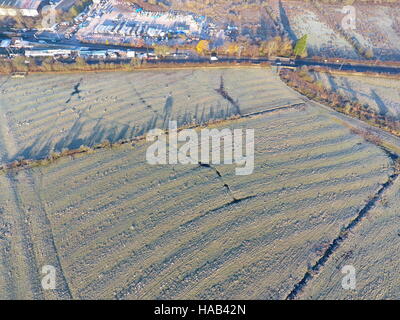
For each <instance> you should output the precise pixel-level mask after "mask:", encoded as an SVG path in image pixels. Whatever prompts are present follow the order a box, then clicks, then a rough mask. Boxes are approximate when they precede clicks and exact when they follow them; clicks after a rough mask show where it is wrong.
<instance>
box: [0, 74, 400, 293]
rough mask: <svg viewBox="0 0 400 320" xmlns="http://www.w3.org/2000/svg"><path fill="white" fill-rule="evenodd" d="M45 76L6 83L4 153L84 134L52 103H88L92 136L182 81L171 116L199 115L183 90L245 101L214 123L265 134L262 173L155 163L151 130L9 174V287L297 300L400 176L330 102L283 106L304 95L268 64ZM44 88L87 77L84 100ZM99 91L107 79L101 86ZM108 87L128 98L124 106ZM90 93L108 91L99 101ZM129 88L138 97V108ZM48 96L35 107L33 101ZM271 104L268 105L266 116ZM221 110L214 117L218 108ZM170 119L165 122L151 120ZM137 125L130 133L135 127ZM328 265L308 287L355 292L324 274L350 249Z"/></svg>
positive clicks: (159, 102)
mask: <svg viewBox="0 0 400 320" xmlns="http://www.w3.org/2000/svg"><path fill="white" fill-rule="evenodd" d="M208 73H210V74H208ZM211 73H214V74H212V75H211ZM177 74H179V76H178V75H177ZM120 75H124V78H122V77H120ZM185 76H186V78H184V77H185ZM86 77H97V79H98V81H97V83H95V82H94V81H93V79H91V81H89V80H88V78H86ZM207 77H209V78H207ZM221 77H222V79H223V85H222V86H221ZM32 78H33V79H35V80H36V81H40V82H34V81H33V80H32V79H31V78H29V77H28V78H27V79H25V80H20V82H11V81H10V82H7V85H6V86H5V87H3V88H2V90H6V91H5V92H4V95H2V96H1V99H2V101H12V103H13V104H2V112H4V114H5V115H6V116H3V117H2V118H1V120H0V121H1V122H2V123H3V124H4V126H2V128H3V129H2V130H1V131H0V132H1V136H2V139H1V140H0V141H1V143H2V145H1V146H2V148H0V155H1V156H2V158H3V159H12V158H13V157H15V154H22V153H21V150H26V148H25V147H24V143H26V145H29V144H32V143H34V141H44V143H45V141H51V144H52V145H55V143H56V142H59V141H61V140H59V139H61V136H58V135H56V134H55V132H56V130H57V128H58V125H57V124H56V123H55V122H56V121H57V123H58V124H63V125H65V126H69V132H70V133H71V134H72V133H73V130H74V129H73V128H74V123H76V121H78V120H77V119H79V118H78V117H76V118H74V112H72V111H70V112H69V113H64V114H62V115H61V116H60V118H58V116H57V114H58V113H57V111H53V108H54V109H56V110H58V109H57V108H59V109H62V108H65V106H66V105H67V104H68V105H69V104H70V103H71V104H72V101H75V99H76V101H75V102H74V103H73V105H74V106H75V107H76V109H77V110H81V111H82V110H85V115H81V117H82V120H81V122H80V126H84V127H85V126H87V127H85V129H82V130H80V131H79V130H78V131H79V135H78V134H77V135H76V137H75V138H76V139H81V140H82V142H83V144H89V143H88V141H89V140H87V139H88V137H90V136H93V135H94V134H95V133H96V132H97V131H96V130H97V129H98V128H100V127H101V126H103V127H102V128H103V129H102V130H104V132H105V133H108V132H109V130H111V128H113V127H114V128H118V125H117V124H118V123H119V122H122V121H125V122H129V121H130V122H129V123H142V124H144V123H147V122H148V121H149V119H152V117H153V116H154V115H153V114H154V113H155V112H156V111H157V112H158V113H161V114H162V113H163V112H164V111H163V110H165V106H164V104H165V100H166V98H165V95H168V94H169V91H170V90H172V92H173V94H172V95H173V96H174V97H179V99H178V98H177V100H174V102H173V108H172V111H171V113H170V114H169V115H170V118H169V119H177V118H178V115H179V114H183V113H184V112H185V110H186V111H187V113H189V114H193V113H192V112H194V111H193V106H192V107H191V106H190V105H188V104H187V103H185V102H184V101H182V99H184V97H186V99H187V98H188V95H190V98H191V99H195V101H196V102H197V103H198V104H199V105H200V104H201V105H202V106H203V108H204V109H205V110H211V106H215V105H216V103H217V101H220V103H221V104H223V103H226V102H229V104H230V105H231V106H230V107H229V105H227V108H228V107H229V108H232V110H234V111H235V112H238V111H237V109H236V108H237V106H239V115H241V116H242V117H239V118H236V119H229V120H226V121H223V122H219V123H214V124H211V125H208V126H209V127H215V128H219V129H222V128H231V129H238V128H242V129H255V168H254V173H253V174H251V175H247V176H237V175H235V168H236V165H215V166H210V167H205V166H199V165H156V166H152V165H149V164H148V163H147V161H146V157H145V153H146V150H147V148H148V146H149V144H148V143H147V142H145V141H143V140H142V141H137V142H135V143H133V144H124V145H121V146H115V147H113V148H108V149H107V148H106V149H100V150H96V151H94V152H92V153H89V154H85V155H79V156H74V157H64V158H61V159H58V160H57V161H55V162H54V163H52V164H50V165H47V166H38V167H33V168H29V169H28V168H26V169H22V170H17V171H9V172H7V173H4V174H2V175H0V187H1V190H2V192H1V193H0V255H1V259H0V297H2V298H27V299H41V298H45V299H69V298H75V299H92V298H104V299H149V298H162V299H171V298H175V299H188V298H201V299H203V298H207V299H215V298H219V299H221V298H222V299H228V298H239V299H240V298H242V299H251V298H254V299H284V298H286V297H287V296H288V294H289V293H290V292H291V291H292V290H293V288H294V287H295V285H296V284H298V283H299V281H301V279H302V278H303V277H304V274H305V273H306V272H307V271H308V270H309V268H310V266H313V265H314V264H315V263H316V262H317V261H318V260H319V259H320V257H321V255H323V254H324V252H325V250H326V248H327V247H328V246H329V244H330V243H331V242H332V241H333V240H334V239H336V238H337V237H338V235H340V233H341V232H342V230H343V228H344V227H345V226H347V225H349V224H351V223H352V221H354V220H355V219H357V216H358V215H359V212H360V211H362V210H365V207H366V205H367V204H368V203H369V202H370V200H371V197H374V196H375V195H376V194H377V192H378V190H380V188H381V187H382V185H383V184H384V183H385V182H386V181H387V180H388V177H389V176H390V175H392V174H393V172H394V167H393V163H392V160H391V159H390V158H389V157H388V155H387V153H386V152H385V151H383V150H382V149H381V148H380V147H378V146H376V145H374V144H371V143H368V142H366V141H365V140H364V139H363V137H361V136H359V135H357V134H354V133H352V132H351V131H350V129H349V128H348V127H347V126H345V125H344V124H343V121H339V120H338V119H337V118H336V117H334V116H333V115H332V113H331V112H330V111H329V112H328V111H327V110H325V109H322V108H319V107H317V106H315V105H312V104H307V103H305V104H304V103H303V104H300V105H296V106H293V107H289V108H286V109H281V110H273V107H277V106H282V105H287V104H291V103H296V104H297V103H298V102H299V101H301V102H303V101H302V100H300V99H299V97H298V96H297V95H296V94H294V93H292V91H290V90H288V89H287V88H285V87H284V86H283V84H282V83H281V82H280V81H279V80H277V78H275V76H274V75H273V74H272V73H270V71H268V70H264V69H261V68H259V69H255V68H254V69H221V70H196V71H189V70H182V71H176V72H173V71H169V72H164V71H162V72H161V71H151V72H150V71H145V72H143V73H132V74H111V73H107V74H87V75H85V76H84V77H83V80H81V78H82V76H79V75H76V76H75V75H58V74H57V75H54V76H53V75H51V76H49V75H47V76H45V75H40V76H34V77H32ZM139 78H140V79H145V80H143V83H142V84H141V85H139V83H140V81H139V80H137V82H136V81H134V80H133V79H139ZM163 78H164V79H165V80H164V82H162V83H160V82H161V79H163ZM85 79H86V80H85ZM206 79H208V80H206ZM67 80H68V81H69V82H67ZM12 81H16V80H12ZM177 82H180V86H178V85H177ZM37 83H42V84H44V83H47V84H48V85H50V86H51V85H54V83H58V84H59V85H60V86H63V85H65V87H64V90H65V89H66V87H67V88H69V89H71V88H72V92H73V91H74V88H73V87H74V86H76V85H77V83H80V85H79V86H78V87H75V89H76V90H75V91H79V93H77V94H76V95H73V96H72V97H71V95H70V94H69V92H70V91H68V90H67V93H63V92H62V90H61V89H58V88H57V87H54V88H53V89H54V90H55V93H54V95H52V94H50V93H47V94H48V96H47V97H46V99H44V100H40V99H41V97H42V96H41V95H40V93H39V92H38V91H37V90H35V88H37V86H38V85H37ZM145 83H147V86H148V87H147V89H146V87H145V86H144V84H145ZM151 83H153V84H155V85H157V86H158V88H159V89H157V90H159V91H154V92H157V94H155V93H153V91H150V90H149V88H150V86H151ZM89 84H90V85H89ZM167 85H168V87H167ZM45 87H46V86H45V85H43V88H45ZM111 87H113V88H114V89H113V90H112V89H111ZM132 87H133V88H136V90H132ZM221 87H222V88H223V90H222V91H221V90H218V88H219V89H221ZM15 88H19V90H21V88H24V89H23V90H22V91H21V92H25V95H21V96H14V95H13V94H12V92H17V91H13V90H17V89H15ZM29 88H30V89H29ZM216 89H217V90H216ZM44 90H45V89H44ZM57 90H60V91H57ZM95 90H100V91H99V92H98V94H97V95H95V94H94V92H95ZM107 90H108V91H107ZM163 90H164V91H163ZM219 92H225V94H223V95H221V94H219ZM226 92H228V93H229V97H230V99H229V100H228V101H227V99H226ZM89 93H90V94H89ZM45 95H46V94H45ZM78 95H79V96H80V97H79V96H78ZM223 96H225V98H224V97H223ZM51 97H52V99H51ZM89 97H90V98H89ZM110 97H117V100H116V102H115V103H116V105H117V106H114V104H113V103H111V100H110V99H111V98H110ZM118 97H119V98H118ZM131 97H132V98H131ZM193 97H195V98H193ZM70 98H71V101H70V102H68V103H67V102H66V101H67V100H68V99H70ZM90 99H92V100H93V99H100V100H99V101H103V102H101V103H100V102H99V105H100V106H98V105H96V103H95V102H89V101H90ZM102 99H103V100H102ZM118 99H121V100H118ZM130 99H132V101H135V102H134V105H135V108H133V107H132V108H131V109H130V107H129V104H128V103H130V102H127V101H130ZM134 99H136V100H134ZM37 100H39V101H41V102H40V103H37ZM142 100H145V103H144V102H143V101H142ZM29 101H34V104H33V105H30V102H29ZM57 101H58V102H59V104H60V105H61V106H60V105H59V104H58V103H57ZM118 101H119V102H118ZM224 101H225V102H224ZM90 105H92V108H91V112H93V117H94V118H95V117H97V116H98V117H100V115H99V114H98V113H102V112H103V111H101V110H102V109H104V108H107V112H105V113H104V112H103V113H104V115H103V117H104V119H102V120H101V121H102V122H101V123H102V124H101V125H98V127H95V126H93V127H90V126H91V125H93V124H92V122H91V121H92V120H91V119H88V113H87V112H88V111H89V106H90ZM147 105H150V106H151V108H148V107H147ZM35 107H36V108H37V109H38V111H37V113H36V112H34V111H32V108H33V109H34V108H35ZM194 108H195V107H194ZM167 109H168V108H167ZM110 110H111V111H112V112H111V111H110ZM168 110H170V109H168ZM39 111H40V112H39ZM136 111H137V112H138V113H137V112H136ZM261 111H266V112H264V113H262V114H255V113H258V112H261ZM268 111H269V112H268ZM10 112H12V115H10ZM82 112H83V111H82ZM206 112H207V111H204V113H206ZM208 112H209V113H208V114H209V117H207V118H204V119H205V120H210V119H218V118H219V117H217V116H215V113H214V114H212V113H211V112H210V111H208ZM194 114H196V112H194ZM245 115H247V116H245ZM225 116H226V115H224V117H225ZM146 117H147V118H146ZM195 118H196V119H197V117H195ZM221 118H223V117H222V116H221ZM21 119H31V120H32V122H30V125H29V128H30V129H31V131H30V130H29V129H28V127H24V126H18V125H16V123H18V121H21ZM140 121H142V122H140ZM199 123H201V122H200V120H199ZM180 124H184V122H180ZM162 125H163V122H162V121H161V120H159V119H157V121H156V122H155V124H154V123H153V124H152V126H149V127H146V130H147V129H148V128H151V127H153V126H160V127H162ZM108 126H109V127H108ZM138 126H139V125H138ZM131 127H134V124H131ZM75 128H77V125H76V124H75ZM7 130H10V132H11V134H8V135H7ZM115 130H117V129H115ZM130 132H131V135H129V134H126V135H125V136H124V137H128V138H129V137H131V136H133V135H134V132H133V131H130ZM53 134H54V135H53ZM116 136H118V135H116ZM116 136H115V137H116ZM100 137H104V136H99V137H98V140H96V139H93V140H92V143H94V141H96V142H101V141H102V140H101V139H100ZM42 138H43V140H41V139H42ZM64 139H65V138H64ZM65 141H66V140H65ZM115 141H116V140H115ZM68 146H69V145H68V144H66V145H65V147H68ZM33 151H34V150H32V152H33ZM35 151H36V150H35ZM41 154H42V153H36V152H33V153H32V155H33V156H38V155H41ZM397 185H398V184H395V186H397ZM389 191H390V192H388V193H387V194H386V193H385V194H384V196H385V197H387V199H388V200H387V202H385V203H386V204H385V205H387V206H389V208H390V210H391V211H390V213H389V215H388V216H385V215H384V212H385V211H384V210H382V211H379V210H380V208H379V206H377V207H376V208H372V210H371V214H372V213H373V212H374V211H375V210H377V212H378V214H377V216H376V217H375V219H376V221H375V224H376V225H377V226H378V230H381V231H382V232H381V233H379V235H382V233H383V232H391V231H390V230H391V229H390V228H392V229H393V228H395V226H391V227H390V228H388V229H385V225H386V224H387V223H389V220H390V219H392V220H390V221H394V220H393V219H396V210H395V203H396V197H395V196H394V195H395V193H394V192H395V191H394V188H391V189H390V190H389ZM392 195H393V196H392ZM382 203H384V202H382ZM382 205H383V204H382ZM379 214H380V215H379ZM380 216H381V218H379V217H380ZM380 219H381V220H380ZM386 219H388V220H386ZM366 222H368V220H366ZM359 227H360V228H363V227H364V224H362V225H360V226H359ZM365 228H367V229H366V230H365V233H368V232H378V230H373V229H371V228H372V226H368V225H366V226H365ZM354 232H356V229H355V231H354ZM358 236H360V235H356V234H355V235H354V237H358ZM382 239H384V238H383V235H382ZM368 241H371V243H372V241H373V239H372V238H371V239H369V240H368ZM380 241H381V239H380ZM345 244H347V243H345ZM349 245H353V246H356V248H357V250H360V252H362V254H360V259H369V258H370V259H378V257H379V255H378V254H377V255H374V251H373V248H377V249H379V246H385V245H386V244H385V243H384V241H381V244H379V242H377V243H376V247H373V246H371V247H369V248H368V250H370V251H365V250H364V251H362V250H363V249H362V248H363V246H364V244H363V243H358V242H355V243H354V242H353V241H351V244H349ZM342 248H343V249H342ZM345 248H346V247H345V246H343V247H340V248H339V249H338V252H341V251H340V250H345ZM392 250H395V249H394V248H393V249H392ZM353 251H355V250H353ZM388 252H390V251H388ZM382 254H383V253H382ZM386 254H387V253H385V255H386ZM360 261H361V260H360ZM329 263H332V266H333V267H332V268H331V269H328V268H327V269H324V270H322V272H321V274H320V277H318V278H315V279H313V280H312V281H311V282H310V284H313V283H314V281H315V283H316V285H315V286H314V285H313V286H312V287H311V288H310V287H307V288H306V290H305V291H304V292H303V293H302V295H300V297H308V296H307V294H309V295H313V296H316V295H319V297H325V296H327V292H328V293H329V294H334V295H336V296H337V297H343V298H344V297H347V296H348V292H346V291H344V290H343V289H341V287H338V283H339V286H340V280H338V281H339V282H338V283H337V282H332V280H329V281H328V280H327V281H328V282H323V281H324V279H325V277H327V279H333V278H332V276H333V275H334V276H335V277H339V278H340V276H342V274H341V273H340V269H339V270H336V271H337V273H338V274H333V273H334V272H335V269H334V268H335V267H336V266H341V264H340V261H339V262H338V260H337V254H335V256H334V257H333V259H331V260H329V261H328V263H327V266H330V264H329ZM335 263H338V264H337V265H335ZM44 265H52V266H54V267H55V268H56V274H57V289H56V290H46V291H45V290H42V288H41V279H42V277H43V275H42V274H41V273H40V271H41V268H42V266H44ZM393 265H394V264H393ZM371 268H375V267H372V266H371ZM388 268H389V267H388ZM371 270H372V269H371ZM385 270H389V269H385ZM390 270H394V271H395V267H393V268H392V269H390ZM373 271H374V272H378V274H379V272H380V270H379V269H377V268H376V269H373ZM324 272H327V275H326V276H325V273H324ZM329 272H331V273H330V274H329ZM380 276H383V274H380ZM335 279H336V278H335ZM340 279H341V278H340ZM317 281H321V282H317ZM326 283H327V284H328V286H329V287H325V284H326ZM368 288H369V291H368V295H371V296H373V295H377V296H379V295H381V294H382V292H383V293H384V294H386V295H391V296H393V295H396V294H397V295H398V291H393V290H392V289H391V288H392V287H389V286H378V288H376V289H374V287H373V286H369V287H368ZM307 290H315V292H314V291H313V292H311V291H310V293H309V292H308V291H307ZM391 290H392V291H391ZM396 290H397V289H396Z"/></svg>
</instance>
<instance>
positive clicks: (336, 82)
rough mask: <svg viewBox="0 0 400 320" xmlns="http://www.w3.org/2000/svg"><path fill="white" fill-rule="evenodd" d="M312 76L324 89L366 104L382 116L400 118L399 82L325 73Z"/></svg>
mask: <svg viewBox="0 0 400 320" xmlns="http://www.w3.org/2000/svg"><path fill="white" fill-rule="evenodd" d="M314 76H315V78H316V79H317V80H319V81H321V82H322V84H323V85H324V86H325V87H326V88H328V89H330V90H332V91H334V92H338V93H340V94H342V95H344V96H346V97H348V98H349V99H354V100H358V101H360V102H361V103H362V104H368V106H369V107H370V108H372V110H374V111H376V112H378V113H380V114H382V115H388V116H392V117H396V118H399V117H400V93H399V92H400V91H399V89H400V81H399V80H396V79H386V78H376V77H366V76H365V77H364V76H341V75H330V74H327V73H314Z"/></svg>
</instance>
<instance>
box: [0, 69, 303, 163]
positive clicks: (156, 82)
mask: <svg viewBox="0 0 400 320" xmlns="http://www.w3.org/2000/svg"><path fill="white" fill-rule="evenodd" d="M2 80H3V81H4V84H3V86H2V87H1V88H0V90H1V95H0V116H1V119H0V121H1V123H4V124H7V126H6V125H4V126H1V127H2V128H7V129H4V130H3V129H2V132H1V134H2V136H3V138H4V139H5V140H4V141H3V143H7V141H8V140H9V139H8V137H9V136H13V139H15V140H16V143H14V144H13V143H9V144H10V145H13V146H14V147H15V148H16V150H14V152H11V150H10V154H9V160H14V159H17V158H19V157H23V158H31V159H32V158H33V159H36V158H43V157H45V156H47V155H49V154H50V153H51V152H53V151H55V152H60V151H62V150H63V149H76V148H79V147H80V146H81V145H85V146H90V147H91V146H93V145H96V144H98V143H101V142H103V141H105V140H108V141H110V142H117V141H119V140H123V139H131V138H133V137H137V136H141V135H143V134H145V133H146V132H147V131H148V130H149V129H151V128H154V127H157V128H166V127H167V125H168V121H169V120H176V121H177V122H178V125H179V126H182V125H187V124H193V123H197V124H201V123H207V122H209V121H212V120H217V119H226V118H229V117H232V116H234V115H238V114H242V115H245V114H248V113H253V112H257V111H260V110H265V109H268V108H273V107H276V106H281V105H284V104H292V103H296V102H299V99H298V98H297V97H296V96H295V95H293V94H292V93H291V92H290V91H289V90H288V89H287V88H286V87H285V85H283V84H282V83H280V82H278V81H276V80H275V75H274V74H273V73H272V72H271V71H270V70H268V69H261V68H253V69H251V68H250V69H195V70H181V71H140V72H130V73H127V72H117V73H111V72H105V73H86V74H57V75H51V76H48V75H30V76H28V77H27V78H25V79H6V78H5V77H0V81H2ZM221 88H222V89H223V90H221ZM222 92H223V93H224V94H222Z"/></svg>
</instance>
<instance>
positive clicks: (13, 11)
mask: <svg viewBox="0 0 400 320" xmlns="http://www.w3.org/2000/svg"><path fill="white" fill-rule="evenodd" d="M42 3H43V0H0V16H16V15H17V14H21V15H23V16H27V17H36V16H38V15H39V10H40V8H41V5H42Z"/></svg>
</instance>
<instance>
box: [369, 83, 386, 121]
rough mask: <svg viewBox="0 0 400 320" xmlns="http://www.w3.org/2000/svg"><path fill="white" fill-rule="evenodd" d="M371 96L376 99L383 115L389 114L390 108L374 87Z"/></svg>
mask: <svg viewBox="0 0 400 320" xmlns="http://www.w3.org/2000/svg"><path fill="white" fill-rule="evenodd" d="M371 97H372V99H374V101H375V103H376V104H377V105H378V107H379V113H380V114H382V115H388V114H389V109H388V108H387V106H386V104H385V102H384V101H383V100H382V99H381V97H380V96H379V95H378V94H377V93H376V91H375V90H374V89H371Z"/></svg>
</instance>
